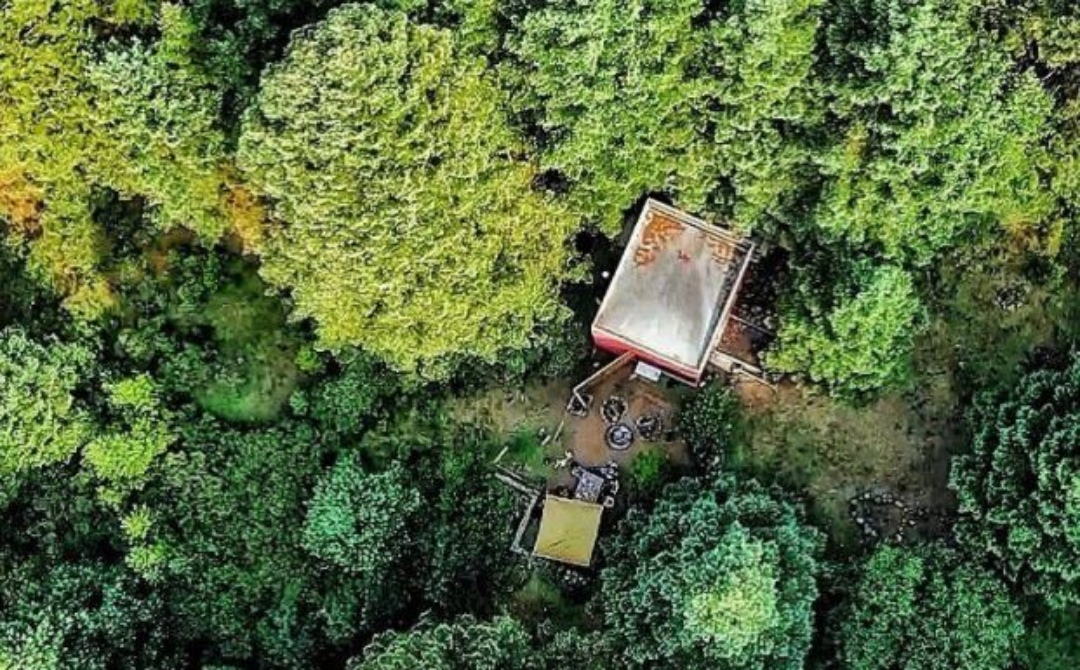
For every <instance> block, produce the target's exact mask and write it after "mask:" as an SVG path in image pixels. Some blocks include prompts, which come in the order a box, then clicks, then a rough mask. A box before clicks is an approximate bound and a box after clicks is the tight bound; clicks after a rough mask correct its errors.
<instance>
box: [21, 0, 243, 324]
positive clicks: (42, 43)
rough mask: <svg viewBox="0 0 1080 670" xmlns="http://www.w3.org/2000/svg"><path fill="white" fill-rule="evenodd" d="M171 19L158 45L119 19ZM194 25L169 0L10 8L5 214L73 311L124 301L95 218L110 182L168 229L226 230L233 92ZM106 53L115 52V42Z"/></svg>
mask: <svg viewBox="0 0 1080 670" xmlns="http://www.w3.org/2000/svg"><path fill="white" fill-rule="evenodd" d="M155 18H156V20H157V21H158V25H157V29H158V30H159V32H160V34H161V38H160V40H159V41H158V42H157V44H156V45H155V46H153V47H148V46H144V45H142V44H140V43H138V42H135V43H134V45H133V46H121V45H120V44H119V42H116V41H114V40H113V39H112V36H114V35H115V34H116V33H117V32H119V31H122V30H133V29H138V28H143V27H148V26H147V25H146V24H148V23H149V22H151V21H154V20H155ZM192 35H193V29H192V27H191V22H190V18H189V17H188V14H187V12H186V11H185V10H183V9H182V8H181V7H180V6H178V5H174V4H168V3H166V4H164V5H163V4H162V3H161V2H160V0H123V1H117V2H99V1H97V0H72V1H70V2H63V3H57V2H41V1H40V0H13V2H10V3H6V4H5V6H4V10H3V11H2V12H0V190H2V191H3V195H2V196H0V222H2V223H4V224H6V225H5V226H4V227H5V228H6V229H7V232H8V233H9V234H11V235H12V239H13V240H15V241H29V242H30V249H31V254H30V259H31V264H32V266H33V268H34V269H35V271H36V272H37V274H38V275H40V276H41V277H42V278H43V279H45V280H46V281H47V282H48V283H50V284H51V285H52V286H53V287H54V288H56V289H57V290H58V291H59V292H60V293H61V294H62V295H63V296H64V297H65V298H66V303H65V304H66V306H67V307H68V308H69V309H71V310H72V311H74V312H76V313H78V314H81V315H84V316H95V315H97V314H100V313H101V312H102V310H104V309H106V308H107V307H109V306H110V305H111V304H112V302H113V297H112V294H111V291H110V287H109V285H108V283H107V282H106V280H105V277H104V272H103V267H102V261H103V259H104V258H105V257H106V256H107V254H108V249H109V240H108V238H107V236H106V235H105V232H104V230H103V229H102V226H101V225H100V224H99V222H98V221H97V220H96V217H95V208H96V204H97V203H98V202H99V201H100V198H99V197H97V196H98V195H99V194H100V193H102V192H113V193H116V194H119V195H120V196H121V197H122V198H124V199H128V200H136V199H137V200H140V201H142V202H145V203H146V205H147V206H148V208H149V210H150V212H151V216H152V218H153V219H154V220H153V222H152V223H151V224H150V225H153V226H156V227H157V228H161V229H167V228H171V227H174V226H178V225H179V226H186V227H189V228H192V229H193V230H195V231H197V232H199V233H201V234H204V235H206V236H208V237H209V238H210V239H215V238H216V237H217V236H219V235H220V234H221V232H222V231H223V230H224V229H225V227H226V224H225V215H224V214H223V213H222V209H221V204H222V202H221V200H222V198H223V197H224V196H223V195H220V194H219V191H221V190H223V187H222V182H223V179H224V177H223V167H222V166H223V163H224V153H223V146H222V138H221V135H220V133H219V132H218V131H217V130H216V129H215V127H214V123H215V118H216V114H217V112H218V106H219V104H220V100H219V99H218V97H217V96H216V95H215V93H214V91H213V87H212V86H210V85H209V82H207V81H206V80H205V79H204V78H200V76H199V75H198V74H197V69H196V68H195V67H194V64H193V63H191V62H190V61H187V60H185V57H184V52H185V51H186V50H187V49H189V48H190V46H191V37H192ZM103 54H104V55H103Z"/></svg>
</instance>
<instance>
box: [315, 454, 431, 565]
mask: <svg viewBox="0 0 1080 670" xmlns="http://www.w3.org/2000/svg"><path fill="white" fill-rule="evenodd" d="M420 506H421V500H420V494H419V493H418V492H417V491H416V490H415V489H413V488H411V487H410V486H409V483H408V481H407V480H406V478H405V473H404V471H403V470H402V469H401V468H400V467H392V468H391V469H389V470H386V471H385V472H379V473H374V474H368V473H366V472H365V471H364V469H363V468H362V467H361V466H360V464H359V463H358V462H357V461H356V459H354V458H348V457H346V458H345V459H343V460H342V461H340V462H339V463H338V464H337V465H336V466H335V467H334V469H333V470H332V471H331V472H330V474H329V476H328V477H327V478H326V479H324V480H323V481H322V482H320V483H319V485H318V486H317V487H316V489H315V496H314V497H313V498H312V500H311V503H310V505H309V508H308V514H307V520H306V522H305V523H304V547H305V548H307V550H308V551H310V552H311V553H312V554H314V555H315V556H317V557H319V558H321V559H323V560H324V561H327V562H329V563H332V564H334V565H335V566H337V567H338V568H339V569H341V570H344V571H345V572H348V573H350V574H353V575H357V576H359V577H362V578H364V579H365V580H370V581H372V582H377V581H379V580H380V579H385V578H386V575H385V574H384V573H385V571H386V570H388V569H389V568H390V567H392V566H394V564H395V563H396V562H397V561H398V560H399V559H400V558H401V557H402V555H403V553H404V548H405V546H406V545H407V544H408V542H409V533H408V532H407V530H408V528H409V527H410V526H411V525H412V521H413V517H414V515H415V514H416V513H417V512H418V511H419V510H420Z"/></svg>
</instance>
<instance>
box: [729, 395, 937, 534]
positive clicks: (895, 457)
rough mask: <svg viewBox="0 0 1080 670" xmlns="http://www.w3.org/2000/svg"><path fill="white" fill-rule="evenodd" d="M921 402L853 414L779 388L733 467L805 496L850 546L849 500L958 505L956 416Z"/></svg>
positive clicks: (892, 401)
mask: <svg viewBox="0 0 1080 670" xmlns="http://www.w3.org/2000/svg"><path fill="white" fill-rule="evenodd" d="M929 392H930V389H927V393H929ZM921 397H922V396H921V395H920V396H917V397H914V398H913V397H905V396H901V395H897V394H893V395H889V396H886V397H884V398H882V399H880V400H878V401H877V402H875V403H872V404H869V405H866V406H861V407H853V406H850V405H845V404H843V403H840V402H837V401H834V400H832V399H830V398H828V397H826V396H823V395H818V394H814V393H812V392H808V391H804V390H802V389H800V388H798V387H795V386H785V387H781V389H780V391H779V392H778V395H777V398H776V400H775V402H774V403H773V404H772V405H771V406H768V407H763V408H759V409H758V411H756V412H755V413H753V414H751V416H750V417H749V422H748V426H747V427H748V440H747V442H746V445H745V447H744V448H743V449H741V450H739V451H738V452H737V454H735V458H733V459H732V460H731V461H729V463H730V465H732V466H733V467H735V468H736V469H738V470H741V471H742V472H743V473H745V474H746V475H750V476H755V477H758V478H759V479H762V480H764V481H767V482H775V483H778V484H781V485H783V486H785V487H787V488H789V489H792V490H795V491H799V492H801V493H802V494H804V495H805V496H806V498H807V502H808V508H809V513H810V515H811V517H812V518H813V519H814V520H815V521H817V522H819V523H821V524H822V525H823V526H824V527H825V528H826V529H827V530H828V531H829V534H830V536H831V537H832V539H833V540H834V541H835V542H836V543H837V544H838V545H840V546H841V548H844V547H850V543H851V542H852V541H853V539H854V537H855V535H854V532H853V530H854V529H853V525H852V523H851V520H850V518H849V517H848V507H847V501H848V499H850V498H851V497H852V496H854V495H855V494H856V493H859V492H861V491H863V490H865V489H867V488H871V487H875V488H876V487H885V488H888V489H890V490H892V491H894V492H896V493H898V494H899V495H902V496H904V497H905V498H907V499H908V500H909V501H911V502H916V503H920V504H924V505H928V506H931V507H935V508H941V507H947V506H949V505H951V504H952V502H951V501H952V498H951V495H950V494H949V492H948V490H947V487H946V484H947V481H948V456H949V451H950V447H951V445H952V441H953V439H954V435H953V434H952V433H951V432H949V431H950V428H949V426H950V425H951V421H950V419H951V416H952V415H951V411H950V409H949V408H929V407H927V406H926V405H925V404H923V405H920V398H921ZM939 409H940V411H941V413H940V414H936V413H935V411H936V410H939Z"/></svg>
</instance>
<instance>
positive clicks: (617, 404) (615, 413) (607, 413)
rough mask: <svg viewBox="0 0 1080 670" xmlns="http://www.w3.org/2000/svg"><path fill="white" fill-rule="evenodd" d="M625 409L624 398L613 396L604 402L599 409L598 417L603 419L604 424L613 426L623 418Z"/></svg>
mask: <svg viewBox="0 0 1080 670" xmlns="http://www.w3.org/2000/svg"><path fill="white" fill-rule="evenodd" d="M626 408H627V405H626V398H623V397H622V396H617V395H613V396H610V397H608V399H607V400H605V401H604V405H603V406H602V407H601V408H600V416H601V417H603V419H604V423H607V424H612V425H613V424H616V423H618V422H619V420H620V419H622V418H623V414H626Z"/></svg>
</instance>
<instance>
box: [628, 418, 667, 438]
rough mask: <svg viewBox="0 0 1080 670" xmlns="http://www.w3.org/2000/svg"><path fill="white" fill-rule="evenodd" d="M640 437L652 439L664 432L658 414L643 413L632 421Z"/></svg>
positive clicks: (662, 423)
mask: <svg viewBox="0 0 1080 670" xmlns="http://www.w3.org/2000/svg"><path fill="white" fill-rule="evenodd" d="M634 425H635V426H636V427H637V432H638V435H640V436H641V439H643V440H648V441H652V440H655V439H657V438H658V437H660V434H661V433H663V432H664V422H663V420H662V419H661V418H660V415H659V414H644V415H642V416H639V417H638V418H637V421H635V422H634Z"/></svg>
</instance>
